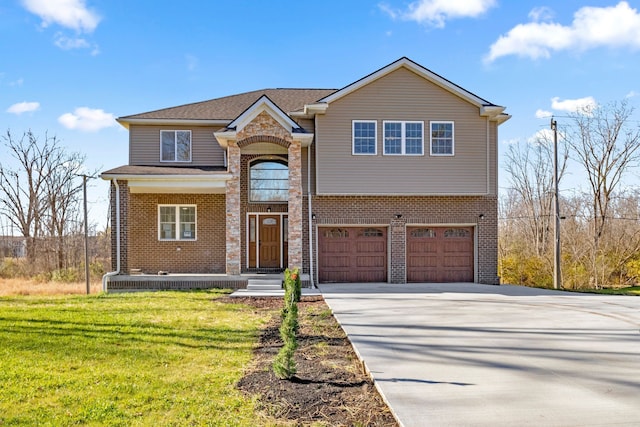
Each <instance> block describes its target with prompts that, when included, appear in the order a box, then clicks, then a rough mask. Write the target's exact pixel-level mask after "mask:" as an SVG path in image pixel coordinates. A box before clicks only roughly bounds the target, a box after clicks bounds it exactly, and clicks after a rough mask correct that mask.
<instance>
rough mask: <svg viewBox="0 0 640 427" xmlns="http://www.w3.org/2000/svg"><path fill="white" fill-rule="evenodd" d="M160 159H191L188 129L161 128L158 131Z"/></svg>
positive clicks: (166, 160) (184, 160) (176, 160)
mask: <svg viewBox="0 0 640 427" xmlns="http://www.w3.org/2000/svg"><path fill="white" fill-rule="evenodd" d="M160 161H162V162H190V161H191V131H190V130H161V131H160Z"/></svg>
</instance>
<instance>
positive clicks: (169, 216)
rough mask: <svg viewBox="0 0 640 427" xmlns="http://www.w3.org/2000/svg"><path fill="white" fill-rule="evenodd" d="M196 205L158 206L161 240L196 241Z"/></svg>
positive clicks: (159, 237) (159, 235)
mask: <svg viewBox="0 0 640 427" xmlns="http://www.w3.org/2000/svg"><path fill="white" fill-rule="evenodd" d="M196 224H197V221H196V207H195V206H194V205H158V239H159V240H196Z"/></svg>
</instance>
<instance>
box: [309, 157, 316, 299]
mask: <svg viewBox="0 0 640 427" xmlns="http://www.w3.org/2000/svg"><path fill="white" fill-rule="evenodd" d="M307 201H308V202H309V212H307V213H308V214H309V283H310V284H311V289H315V288H316V285H315V283H314V282H313V213H312V212H311V144H309V146H308V147H307Z"/></svg>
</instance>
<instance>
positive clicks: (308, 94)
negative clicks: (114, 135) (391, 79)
mask: <svg viewBox="0 0 640 427" xmlns="http://www.w3.org/2000/svg"><path fill="white" fill-rule="evenodd" d="M336 90H337V89H262V90H255V91H252V92H245V93H241V94H238V95H231V96H225V97H223V98H216V99H211V100H208V101H202V102H196V103H193V104H186V105H180V106H177V107H171V108H164V109H162V110H155V111H149V112H146V113H140V114H133V115H130V116H124V117H120V119H121V120H134V119H169V120H181V119H184V120H233V119H235V118H236V117H238V116H239V115H240V114H242V112H243V111H244V110H246V109H247V108H249V107H250V106H251V105H252V104H253V103H254V102H255V101H256V100H258V99H259V98H260V97H261V96H262V95H267V96H268V97H269V99H271V100H272V101H273V102H274V103H275V104H276V105H278V107H280V108H281V109H282V110H283V111H285V112H287V113H291V112H293V111H298V110H300V109H302V107H304V105H305V104H310V103H313V102H315V101H317V100H319V99H321V98H324V97H326V96H328V95H330V94H332V93H334V92H335V91H336Z"/></svg>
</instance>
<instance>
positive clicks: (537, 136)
mask: <svg viewBox="0 0 640 427" xmlns="http://www.w3.org/2000/svg"><path fill="white" fill-rule="evenodd" d="M549 141H553V131H552V130H551V129H547V128H545V129H540V130H539V131H537V132H536V133H534V134H533V135H531V136H530V137H529V138H527V142H528V143H529V144H537V143H545V142H549Z"/></svg>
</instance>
